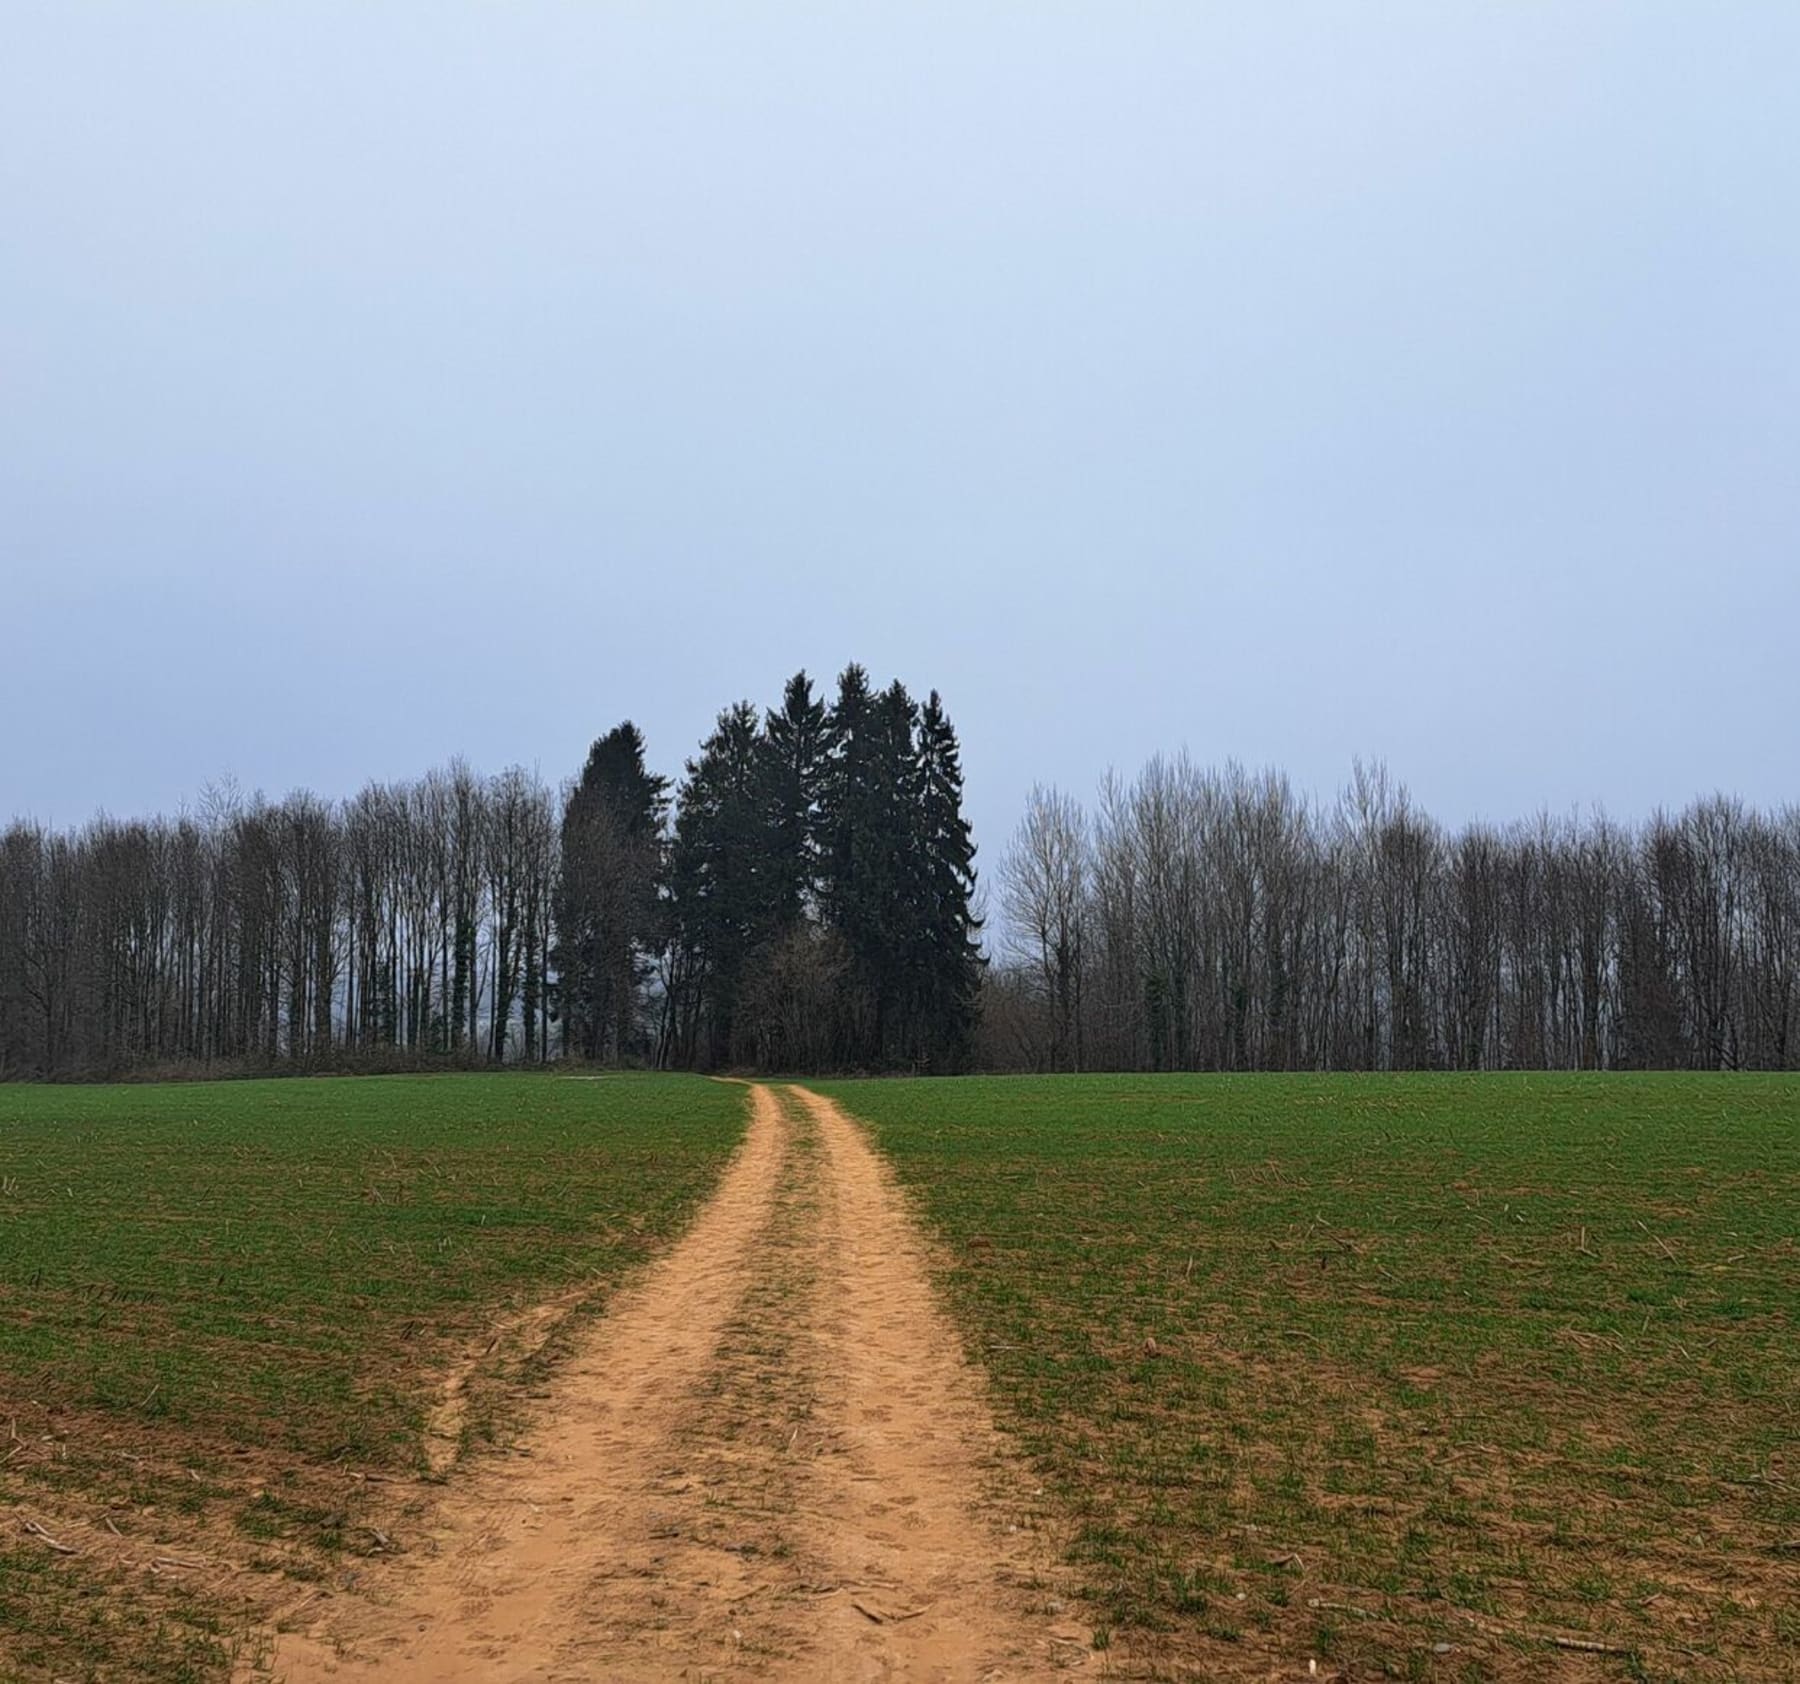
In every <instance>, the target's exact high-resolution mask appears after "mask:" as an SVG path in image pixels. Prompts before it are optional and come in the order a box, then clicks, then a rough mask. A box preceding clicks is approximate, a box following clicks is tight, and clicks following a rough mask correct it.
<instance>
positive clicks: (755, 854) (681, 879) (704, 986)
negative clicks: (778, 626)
mask: <svg viewBox="0 0 1800 1684" xmlns="http://www.w3.org/2000/svg"><path fill="white" fill-rule="evenodd" d="M764 756H765V744H764V740H763V736H762V732H761V729H760V725H759V721H758V715H757V710H756V708H755V706H754V705H753V704H752V703H750V702H739V703H738V704H737V705H736V706H735V707H732V708H728V709H726V711H725V712H724V713H722V714H720V715H719V719H718V723H717V724H716V725H715V726H714V728H713V732H712V735H711V736H709V737H708V738H707V739H706V741H705V742H704V743H703V744H701V747H700V754H699V757H698V759H695V760H690V761H689V762H688V763H687V776H686V778H685V780H684V781H683V783H682V786H681V791H680V798H679V801H678V803H677V810H676V819H675V843H674V849H673V853H672V855H671V861H670V873H669V893H670V909H671V915H672V918H673V920H674V925H675V939H676V941H677V942H678V943H680V944H681V946H682V949H683V954H682V963H681V965H680V967H679V969H680V972H681V974H682V976H683V978H684V987H685V989H686V991H687V993H686V998H685V999H684V1000H683V1001H681V1002H680V1008H681V1019H682V1028H681V1031H680V1033H679V1035H678V1039H679V1040H680V1041H681V1042H682V1044H683V1045H684V1046H685V1048H686V1058H687V1059H688V1060H689V1061H698V1062H700V1063H702V1064H704V1065H707V1066H709V1067H711V1068H717V1067H719V1066H720V1065H725V1064H729V1063H731V1062H733V1061H734V1059H736V1058H737V1057H738V1056H739V1053H740V1051H741V1050H742V1049H741V1048H740V1045H739V1042H738V1038H737V1018H738V1009H739V1005H740V1002H741V1000H742V997H743V991H744V983H745V977H746V972H747V970H748V967H749V964H750V960H751V958H752V955H753V954H754V953H755V952H756V951H757V949H758V947H759V945H761V944H762V943H763V942H764V941H766V940H767V939H768V937H769V935H770V933H771V931H772V929H773V926H774V922H775V913H774V905H775V902H776V899H777V891H778V889H779V884H778V883H777V881H776V879H775V874H774V873H773V872H772V870H771V837H770V830H769V826H768V823H767V813H766V808H765V805H764V793H765V783H764V768H765V760H764Z"/></svg>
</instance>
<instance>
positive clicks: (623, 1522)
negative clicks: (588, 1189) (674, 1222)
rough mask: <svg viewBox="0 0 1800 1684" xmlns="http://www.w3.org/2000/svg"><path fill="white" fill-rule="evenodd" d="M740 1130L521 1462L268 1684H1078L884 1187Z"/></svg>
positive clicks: (467, 1499) (766, 1135) (466, 1500)
mask: <svg viewBox="0 0 1800 1684" xmlns="http://www.w3.org/2000/svg"><path fill="white" fill-rule="evenodd" d="M749 1103H750V1105H751V1119H750V1124H749V1128H748V1132H747V1134H746V1136H745V1139H744V1143H743V1145H742V1146H741V1147H740V1149H739V1151H738V1153H737V1154H736V1156H735V1157H734V1158H733V1160H732V1162H731V1163H730V1165H729V1166H728V1167H727V1169H726V1171H725V1174H724V1176H723V1178H722V1180H721V1182H720V1185H719V1187H718V1189H717V1190H716V1192H715V1193H714V1195H713V1197H712V1198H711V1200H710V1201H709V1202H708V1203H707V1204H706V1206H705V1207H704V1208H703V1209H702V1210H701V1212H700V1214H699V1216H698V1217H697V1218H696V1220H695V1221H694V1223H693V1225H692V1226H691V1227H690V1228H689V1230H688V1232H687V1233H686V1235H685V1236H684V1237H683V1238H682V1239H681V1241H680V1242H679V1243H678V1244H677V1245H676V1246H675V1247H674V1248H673V1249H672V1250H670V1251H669V1252H668V1253H666V1254H665V1255H664V1256H663V1257H662V1258H661V1259H660V1260H659V1261H658V1262H656V1263H655V1264H653V1265H652V1266H651V1267H650V1268H649V1269H648V1270H647V1271H646V1272H645V1273H644V1274H643V1275H642V1276H641V1277H639V1279H638V1280H637V1281H636V1282H635V1283H634V1284H633V1285H630V1286H628V1287H627V1288H626V1289H625V1290H623V1291H622V1292H620V1293H619V1294H618V1296H617V1297H616V1298H615V1299H614V1300H613V1302H612V1303H611V1304H610V1305H609V1306H608V1309H607V1313H606V1315H605V1316H604V1317H603V1318H602V1319H600V1320H598V1321H596V1322H595V1323H594V1324H593V1326H592V1327H591V1328H590V1329H589V1330H588V1331H587V1332H586V1333H585V1334H584V1335H582V1343H581V1345H580V1347H579V1349H578V1351H577V1353H576V1355H575V1356H574V1358H573V1360H571V1361H570V1362H568V1363H567V1364H565V1365H564V1366H563V1367H562V1368H561V1370H560V1371H559V1372H558V1373H557V1375H556V1377H555V1378H554V1379H553V1380H552V1381H551V1382H550V1384H549V1386H548V1388H547V1395H545V1396H543V1397H542V1398H541V1399H540V1400H539V1401H537V1402H536V1403H535V1404H534V1406H533V1411H532V1415H531V1418H530V1424H529V1426H528V1428H527V1429H526V1431H525V1432H524V1434H523V1435H522V1437H521V1439H520V1441H519V1443H518V1445H517V1446H516V1447H515V1449H514V1450H513V1452H512V1453H511V1454H507V1455H494V1456H487V1457H477V1458H474V1459H473V1460H472V1461H471V1462H469V1463H467V1464H465V1465H464V1466H462V1467H460V1468H458V1469H457V1470H455V1471H454V1472H453V1473H452V1475H451V1478H450V1482H449V1484H448V1485H447V1486H446V1487H445V1490H444V1496H443V1500H442V1501H441V1502H440V1503H439V1504H438V1505H437V1506H436V1509H435V1511H434V1513H433V1515H432V1516H431V1518H430V1520H429V1522H428V1523H427V1524H426V1525H425V1526H424V1528H423V1530H422V1531H421V1533H420V1534H419V1535H418V1536H416V1537H413V1538H408V1539H405V1540H403V1541H404V1542H405V1543H406V1544H407V1546H408V1548H407V1553H406V1554H405V1555H404V1556H402V1557H400V1558H399V1559H398V1560H397V1561H396V1562H395V1563H394V1564H393V1565H392V1566H390V1567H388V1568H387V1569H386V1570H384V1571H383V1572H381V1573H380V1574H379V1575H377V1576H375V1577H374V1578H373V1580H372V1582H371V1583H369V1584H368V1585H367V1586H365V1587H359V1593H358V1594H356V1595H344V1594H339V1595H337V1596H335V1597H333V1598H331V1599H329V1600H328V1601H324V1602H321V1603H318V1604H315V1605H313V1607H312V1608H311V1609H309V1610H308V1615H307V1617H308V1619H309V1620H313V1619H314V1616H315V1615H316V1620H314V1623H311V1624H309V1625H308V1626H307V1627H306V1629H305V1630H303V1631H298V1632H290V1633H284V1634H282V1635H281V1637H280V1638H279V1640H278V1642H277V1644H276V1647H275V1652H274V1656H273V1659H272V1661H270V1662H269V1663H267V1664H268V1665H269V1666H270V1667H271V1668H272V1670H273V1672H274V1674H275V1675H276V1676H277V1677H281V1678H285V1679H288V1680H290V1681H291V1684H322V1681H325V1680H330V1681H332V1684H352V1681H355V1680H362V1679H369V1680H373V1679H376V1678H380V1679H382V1680H385V1681H388V1684H427V1681H431V1684H440V1681H441V1684H458V1681H474V1680H483V1681H489V1680H491V1681H494V1684H509V1681H513V1680H526V1679H531V1680H546V1681H549V1680H557V1681H571V1684H572V1681H575V1680H602V1679H619V1680H647V1679H677V1678H683V1679H703V1678H735V1677H744V1678H767V1679H779V1680H788V1679H807V1680H813V1679H818V1680H868V1679H920V1680H963V1679H968V1680H997V1679H1011V1678H1032V1677H1039V1676H1042V1675H1044V1674H1046V1673H1049V1672H1053V1671H1060V1670H1061V1669H1063V1668H1067V1667H1071V1666H1076V1665H1080V1664H1081V1663H1082V1661H1083V1660H1084V1659H1085V1658H1086V1657H1087V1655H1088V1653H1089V1651H1088V1647H1087V1643H1088V1637H1089V1633H1088V1632H1087V1631H1086V1629H1085V1628H1082V1627H1079V1626H1077V1625H1074V1624H1071V1623H1069V1621H1068V1617H1067V1616H1066V1615H1062V1614H1061V1613H1060V1608H1061V1604H1060V1602H1059V1601H1058V1600H1056V1598H1057V1595H1058V1593H1057V1591H1056V1589H1055V1588H1054V1582H1053V1581H1054V1577H1055V1569H1054V1566H1053V1556H1054V1551H1052V1550H1051V1549H1050V1548H1049V1547H1048V1545H1047V1542H1046V1540H1045V1539H1044V1537H1043V1536H1042V1534H1041V1533H1040V1532H1038V1531H1037V1530H1036V1529H1035V1526H1034V1524H1033V1522H1034V1509H1035V1491H1034V1486H1033V1482H1032V1480H1031V1478H1030V1475H1029V1473H1028V1472H1026V1471H1024V1470H1022V1469H1019V1468H1017V1467H1014V1466H1011V1465H1009V1463H1008V1460H1007V1455H1006V1447H1005V1445H1004V1443H1003V1441H1002V1440H1001V1439H1000V1438H999V1437H998V1435H997V1434H996V1433H995V1430H994V1427H993V1424H992V1420H991V1418H990V1416H989V1413H988V1410H987V1407H986V1402H985V1397H984V1393H983V1389H982V1385H981V1381H980V1379H979V1377H978V1376H977V1375H976V1374H975V1373H974V1372H973V1371H971V1369H970V1368H969V1366H968V1364H967V1363H966V1362H965V1360H964V1358H963V1354H962V1350H961V1347H960V1344H959V1342H958V1340H957V1338H956V1335H955V1333H954V1331H953V1330H952V1329H951V1327H950V1326H949V1324H948V1323H947V1321H946V1320H945V1318H944V1316H943V1313H942V1311H941V1310H940V1309H939V1307H938V1305H937V1303H936V1301H935V1298H934V1296H933V1292H932V1289H931V1285H930V1278H929V1253H928V1249H927V1245H926V1242H925V1240H924V1239H923V1237H922V1236H921V1234H920V1232H919V1230H918V1228H917V1227H916V1225H915V1223H914V1222H913V1220H912V1218H911V1215H910V1213H909V1211H908V1209H907V1206H906V1204H905V1202H904V1200H903V1199H902V1197H901V1195H900V1193H899V1190H898V1188H897V1186H896V1184H895V1182H894V1180H893V1177H892V1174H891V1172H890V1171H889V1169H888V1167H887V1165H886V1163H885V1162H884V1161H883V1160H882V1159H881V1158H880V1156H879V1155H878V1154H877V1153H876V1152H875V1151H874V1149H873V1148H872V1147H871V1146H870V1145H869V1143H868V1141H867V1139H866V1138H865V1136H864V1134H863V1131H862V1130H861V1129H860V1128H859V1127H858V1126H857V1125H856V1124H855V1123H854V1122H852V1121H851V1120H850V1119H848V1118H847V1117H845V1116H844V1115H843V1113H842V1112H841V1111H839V1110H838V1108H837V1107H836V1106H835V1105H833V1104H832V1103H831V1102H830V1101H828V1100H826V1099H824V1098H822V1097H820V1096H818V1095H815V1094H812V1093H809V1092H807V1091H806V1090H804V1089H788V1090H786V1092H785V1093H784V1094H780V1095H778V1094H777V1093H776V1091H775V1090H773V1089H771V1088H768V1087H763V1086H758V1087H754V1088H752V1089H750V1090H749ZM364 1588H366V1589H367V1590H368V1594H367V1596H364V1595H362V1594H361V1593H360V1592H361V1590H362V1589H364ZM259 1676H261V1677H263V1678H265V1679H266V1678H267V1677H268V1676H269V1674H268V1672H266V1671H265V1672H262V1673H260V1674H259Z"/></svg>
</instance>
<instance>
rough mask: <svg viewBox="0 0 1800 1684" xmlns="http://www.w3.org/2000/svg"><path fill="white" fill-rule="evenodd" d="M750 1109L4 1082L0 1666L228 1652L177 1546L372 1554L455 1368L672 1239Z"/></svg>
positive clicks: (149, 1675) (204, 1572)
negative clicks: (391, 1493)
mask: <svg viewBox="0 0 1800 1684" xmlns="http://www.w3.org/2000/svg"><path fill="white" fill-rule="evenodd" d="M742 1123H743V1096H742V1092H741V1090H735V1089H731V1088H728V1087H724V1086H722V1085H720V1084H717V1083H710V1082H705V1081H701V1080H698V1079H694V1078H685V1077H641V1078H639V1077H619V1078H612V1079H607V1080H604V1081H599V1082H591V1081H565V1080H557V1079H554V1078H550V1077H546V1076H538V1075H531V1076H516V1077H515V1076H492V1075H484V1076H475V1077H455V1076H440V1077H423V1078H413V1077H384V1078H378V1079H369V1080H344V1079H338V1080H320V1081H281V1082H232V1083H213V1084H195V1085H172V1086H161V1087H146V1086H131V1087H100V1088H0V1510H5V1511H9V1518H8V1519H7V1521H6V1530H5V1533H4V1534H3V1535H0V1679H4V1680H10V1679H13V1678H39V1677H41V1678H50V1677H68V1678H77V1677H79V1678H83V1679H97V1680H98V1679H120V1680H125V1679H130V1680H144V1681H146V1684H148V1681H154V1680H168V1681H173V1680H178V1679H205V1678H213V1677H216V1676H218V1675H219V1673H220V1672H221V1670H222V1669H223V1668H224V1667H225V1665H226V1664H227V1660H228V1657H229V1654H230V1651H231V1648H232V1644H233V1641H234V1634H235V1632H236V1631H237V1630H238V1629H240V1628H241V1626H242V1623H243V1622H242V1619H241V1617H240V1616H239V1614H238V1613H237V1612H236V1611H237V1610H238V1608H239V1604H240V1603H241V1598H240V1597H238V1596H237V1595H236V1594H235V1593H234V1592H233V1590H232V1588H231V1586H230V1585H229V1584H228V1583H227V1584H223V1585H221V1584H218V1583H215V1582H214V1581H215V1580H217V1579H218V1577H219V1575H218V1574H216V1573H213V1572H211V1571H209V1570H208V1568H207V1565H206V1564H205V1561H204V1559H203V1557H201V1556H196V1555H195V1554H194V1545H193V1543H192V1540H193V1539H194V1538H195V1537H201V1538H204V1537H206V1536H207V1535H208V1531H209V1529H211V1532H212V1533H213V1534H214V1535H218V1536H223V1537H227V1538H228V1539H229V1540H230V1548H231V1551H232V1553H234V1554H237V1555H240V1556H243V1555H248V1556H249V1558H250V1561H251V1565H252V1566H260V1567H263V1568H266V1569H268V1570H270V1571H275V1572H281V1573H285V1574H286V1575H288V1576H289V1577H290V1578H294V1579H298V1580H305V1579H308V1578H317V1577H320V1576H321V1575H324V1574H327V1573H328V1572H330V1571H334V1570H336V1569H335V1567H334V1563H338V1562H341V1561H342V1560H343V1559H345V1558H347V1557H348V1556H351V1555H353V1554H355V1553H356V1552H358V1551H364V1552H366V1551H368V1550H370V1549H372V1548H375V1547H378V1545H379V1537H378V1534H376V1533H373V1532H370V1531H368V1530H366V1529H363V1528H360V1527H359V1524H358V1523H359V1521H360V1520H361V1519H363V1518H365V1517H366V1514H367V1511H368V1499H369V1497H370V1494H371V1490H372V1488H373V1487H374V1486H376V1485H379V1483H380V1482H381V1480H382V1478H383V1476H384V1475H385V1476H390V1477H394V1478H396V1479H398V1478H403V1477H416V1476H418V1475H419V1474H421V1473H422V1471H423V1470H424V1466H425V1463H424V1450H423V1432H424V1427H425V1422H426V1418H427V1414H428V1412H429V1410H430V1409H431V1407H432V1404H433V1403H434V1401H436V1399H437V1397H438V1396H439V1393H440V1391H441V1388H442V1384H443V1379H444V1376H445V1375H446V1374H447V1373H448V1372H450V1371H452V1370H453V1369H454V1368H455V1367H456V1366H457V1365H458V1364H459V1363H466V1362H467V1361H469V1360H470V1359H471V1358H472V1357H475V1356H479V1355H480V1354H481V1353H482V1351H483V1350H484V1347H485V1346H486V1345H487V1343H488V1341H489V1340H490V1339H491V1338H492V1337H493V1330H494V1328H495V1327H496V1326H497V1325H499V1324H500V1322H501V1320H502V1319H503V1318H504V1316H505V1314H506V1312H507V1311H508V1310H510V1309H515V1308H518V1307H522V1306H524V1305H527V1304H531V1303H534V1302H541V1301H543V1300H544V1299H546V1298H548V1297H553V1296H556V1295H558V1294H562V1293H568V1294H570V1296H571V1300H572V1301H573V1299H575V1298H576V1297H583V1296H587V1295H588V1294H589V1289H598V1288H601V1287H603V1286H604V1284H605V1283H606V1282H608V1281H610V1280H612V1279H614V1278H616V1277H617V1276H618V1275H619V1274H620V1273H621V1272H623V1271H624V1270H625V1269H627V1268H628V1267H629V1266H630V1265H631V1264H633V1263H634V1262H636V1261H638V1260H639V1259H641V1258H642V1257H643V1256H645V1255H646V1253H647V1252H648V1251H650V1250H651V1249H653V1248H654V1247H655V1246H656V1245H657V1244H658V1243H659V1242H661V1241H662V1240H663V1239H664V1238H666V1237H667V1236H669V1235H670V1234H671V1233H673V1232H674V1231H676V1230H677V1229H678V1228H679V1227H680V1225H681V1223H682V1222H683V1220H684V1219H685V1218H686V1216H687V1215H688V1213H689V1212H690V1211H691V1209H692V1208H693V1206H694V1204H695V1202H696V1201H697V1199H698V1198H699V1197H700V1196H701V1194H702V1193H703V1192H704V1191H705V1190H706V1189H707V1188H708V1187H709V1186H710V1184H711V1183H712V1181H713V1179H714V1177H715V1176H716V1174H717V1172H718V1170H719V1168H720V1167H721V1165H722V1164H723V1162H724V1159H725V1157H726V1156H727V1154H728V1153H729V1151H730V1149H731V1147H732V1145H733V1144H734V1143H735V1141H736V1140H737V1138H738V1137H739V1135H740V1134H741V1131H742ZM504 1354H505V1352H504V1350H502V1352H501V1353H500V1355H504ZM498 1360H499V1358H498V1357H496V1358H494V1359H493V1361H492V1362H490V1363H488V1364H487V1365H486V1366H487V1367H488V1368H491V1367H492V1366H493V1362H497V1361H498ZM482 1376H483V1370H481V1369H478V1370H477V1373H476V1375H475V1376H474V1380H475V1383H474V1384H472V1386H471V1388H470V1399H469V1404H470V1407H469V1412H468V1416H467V1421H466V1424H465V1427H464V1431H465V1432H466V1433H468V1434H471V1435H475V1436H481V1435H492V1434H493V1433H495V1432H497V1431H499V1430H500V1429H501V1427H502V1426H503V1424H504V1416H503V1403H502V1399H503V1396H504V1388H503V1387H501V1386H499V1385H494V1386H492V1387H488V1388H485V1389H484V1388H483V1386H482V1385H481V1384H480V1381H481V1379H482ZM28 1521H35V1522H36V1523H37V1524H38V1525H40V1526H41V1527H43V1529H44V1532H47V1533H48V1534H49V1535H50V1537H51V1538H55V1539H56V1540H57V1541H59V1542H65V1543H67V1542H71V1541H73V1542H74V1543H75V1544H76V1545H77V1547H79V1548H80V1549H81V1554H79V1555H75V1556H68V1555H62V1554H60V1553H58V1552H57V1551H56V1550H55V1549H54V1548H53V1547H52V1546H51V1544H50V1543H49V1542H47V1541H46V1540H45V1538H44V1537H43V1536H42V1535H41V1534H38V1533H29V1532H26V1531H25V1530H24V1528H25V1526H26V1523H27V1522H28ZM170 1538H175V1539H179V1540H183V1542H182V1544H181V1545H180V1547H172V1548H171V1549H170V1552H169V1554H167V1555H165V1556H163V1557H161V1558H160V1559H161V1561H162V1565H161V1566H160V1567H155V1568H152V1567H148V1566H146V1563H155V1562H157V1561H158V1560H159V1557H158V1555H157V1550H158V1544H159V1540H167V1539H170ZM221 1553H224V1551H223V1550H221ZM189 1561H192V1562H197V1563H200V1564H199V1565H193V1566H183V1565H182V1563H183V1562H189ZM234 1622H235V1623H234Z"/></svg>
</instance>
